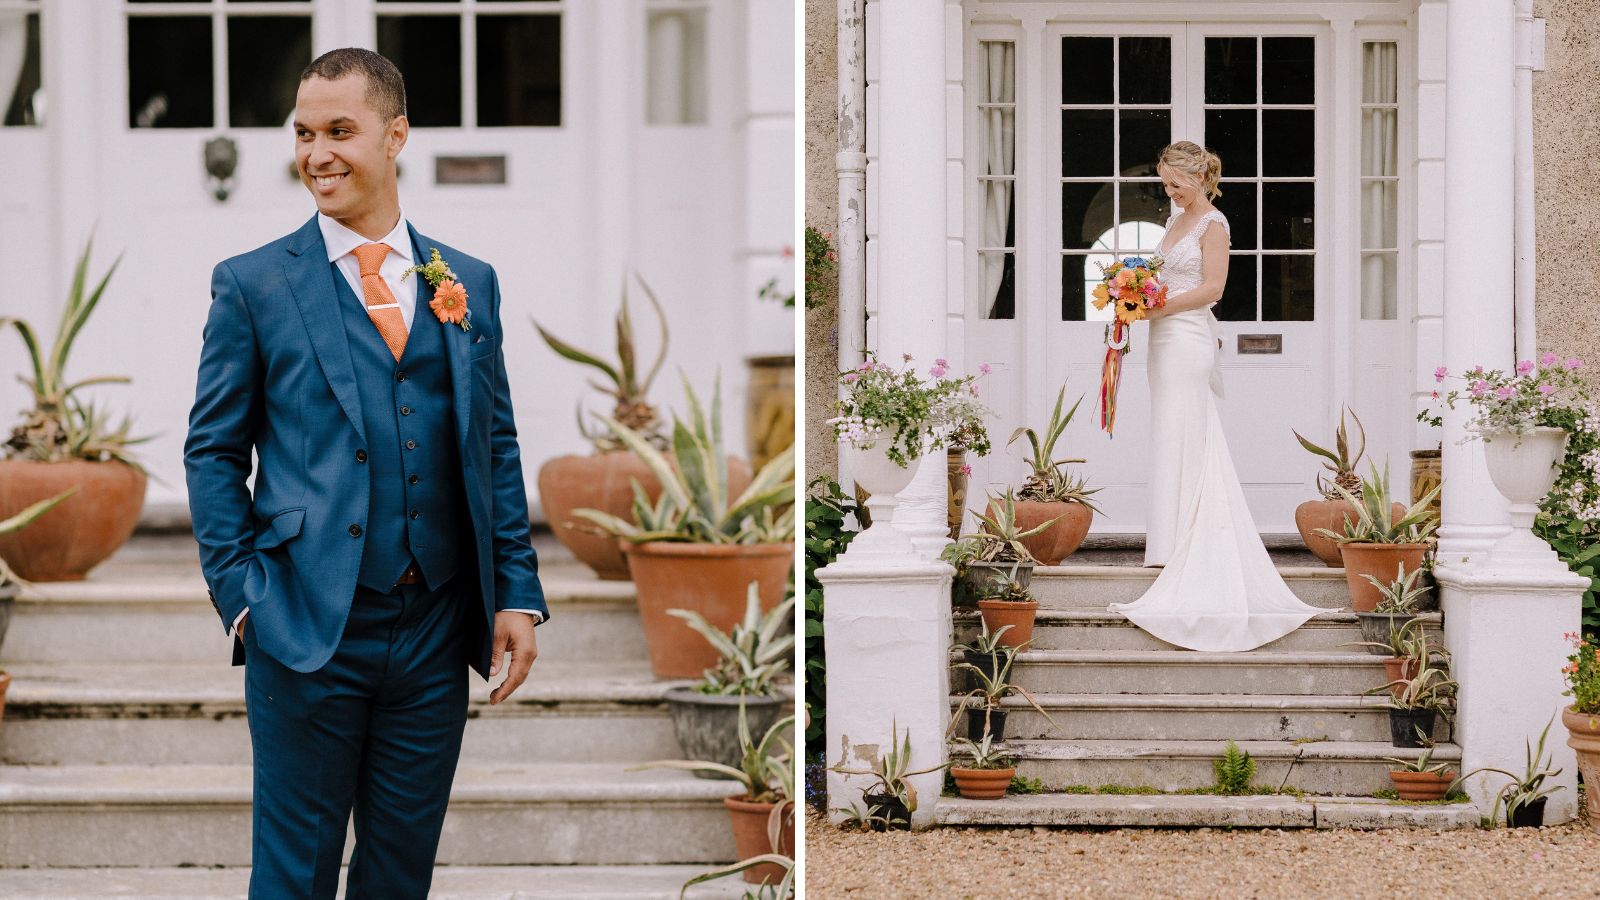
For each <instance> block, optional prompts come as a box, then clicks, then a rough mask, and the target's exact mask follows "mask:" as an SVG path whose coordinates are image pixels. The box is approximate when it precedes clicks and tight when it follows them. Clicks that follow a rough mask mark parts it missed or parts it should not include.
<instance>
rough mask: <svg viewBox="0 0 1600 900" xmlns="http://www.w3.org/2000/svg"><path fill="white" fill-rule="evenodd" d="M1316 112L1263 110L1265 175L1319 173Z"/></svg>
mask: <svg viewBox="0 0 1600 900" xmlns="http://www.w3.org/2000/svg"><path fill="white" fill-rule="evenodd" d="M1316 140H1317V119H1316V112H1315V111H1314V110H1309V109H1264V110H1262V111H1261V174H1262V175H1287V176H1309V175H1315V174H1317V172H1316V153H1317V150H1316Z"/></svg>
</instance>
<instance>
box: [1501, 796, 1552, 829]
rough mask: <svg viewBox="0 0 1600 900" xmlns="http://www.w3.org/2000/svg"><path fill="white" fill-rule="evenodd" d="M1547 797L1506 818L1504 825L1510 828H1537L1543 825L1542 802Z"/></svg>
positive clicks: (1546, 798)
mask: <svg viewBox="0 0 1600 900" xmlns="http://www.w3.org/2000/svg"><path fill="white" fill-rule="evenodd" d="M1548 799H1550V798H1549V797H1540V798H1539V799H1537V800H1535V801H1533V802H1532V803H1529V804H1528V805H1527V806H1524V807H1522V808H1521V809H1519V810H1517V812H1516V814H1515V815H1512V816H1508V817H1507V818H1506V825H1508V826H1510V827H1512V828H1538V827H1539V826H1540V825H1543V824H1544V802H1545V801H1546V800H1548Z"/></svg>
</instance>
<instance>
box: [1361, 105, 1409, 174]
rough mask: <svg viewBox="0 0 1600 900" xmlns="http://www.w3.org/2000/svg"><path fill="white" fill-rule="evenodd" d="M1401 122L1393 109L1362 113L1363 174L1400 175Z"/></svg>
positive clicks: (1371, 110)
mask: <svg viewBox="0 0 1600 900" xmlns="http://www.w3.org/2000/svg"><path fill="white" fill-rule="evenodd" d="M1399 137H1400V132H1399V121H1398V113H1397V112H1396V111H1395V110H1392V109H1369V110H1365V111H1363V112H1362V113H1361V174H1363V175H1397V174H1399V160H1398V159H1396V157H1397V156H1398V155H1399V149H1398V144H1399Z"/></svg>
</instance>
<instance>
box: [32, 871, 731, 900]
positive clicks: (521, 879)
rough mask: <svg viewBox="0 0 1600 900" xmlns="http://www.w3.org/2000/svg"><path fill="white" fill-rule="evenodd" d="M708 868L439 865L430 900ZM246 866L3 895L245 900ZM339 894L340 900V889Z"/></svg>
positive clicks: (677, 876)
mask: <svg viewBox="0 0 1600 900" xmlns="http://www.w3.org/2000/svg"><path fill="white" fill-rule="evenodd" d="M708 868H709V867H708V866H703V865H695V866H440V867H438V868H437V869H436V870H435V871H434V875H433V887H432V890H431V891H430V892H429V896H430V897H432V898H433V900H676V898H677V897H678V891H679V888H680V887H681V886H682V885H683V883H684V882H686V881H688V880H689V879H691V878H693V877H694V876H696V875H699V874H700V873H702V872H705V871H707V870H708ZM249 882H250V870H249V869H248V868H228V869H176V868H158V869H126V868H118V869H107V868H95V869H12V870H0V897H9V898H12V900H68V898H81V897H120V898H124V900H128V898H139V900H158V898H159V900H178V898H209V900H244V898H245V891H246V888H247V887H248V885H249ZM743 894H744V890H743V887H741V886H740V882H739V881H738V876H731V877H729V878H724V879H720V880H718V881H712V882H707V883H705V884H700V885H695V886H694V887H692V888H690V889H689V893H688V896H690V897H694V898H696V900H712V898H734V897H741V896H743ZM339 896H341V897H343V896H344V891H343V889H342V887H341V890H340V892H339Z"/></svg>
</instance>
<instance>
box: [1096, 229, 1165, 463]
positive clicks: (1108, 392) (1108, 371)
mask: <svg viewBox="0 0 1600 900" xmlns="http://www.w3.org/2000/svg"><path fill="white" fill-rule="evenodd" d="M1161 262H1162V261H1161V257H1159V256H1157V257H1152V258H1150V259H1145V258H1144V257H1142V256H1130V257H1128V258H1126V259H1123V260H1121V261H1120V262H1113V263H1112V264H1111V265H1109V266H1101V267H1100V272H1101V278H1100V283H1099V284H1097V285H1095V287H1094V308H1095V309H1105V308H1106V304H1108V303H1114V304H1115V306H1114V311H1115V313H1116V317H1115V318H1114V319H1113V320H1112V321H1111V323H1110V324H1108V325H1106V361H1105V365H1104V366H1102V367H1101V370H1100V427H1101V428H1102V429H1104V430H1105V432H1106V434H1111V433H1112V428H1113V427H1114V426H1115V425H1116V422H1117V387H1118V385H1120V384H1121V383H1122V357H1123V355H1124V354H1126V353H1127V352H1128V350H1129V349H1131V347H1130V345H1129V340H1128V339H1129V336H1130V330H1131V329H1132V327H1133V323H1135V322H1138V321H1140V320H1141V319H1143V318H1145V311H1146V310H1150V309H1158V308H1160V307H1163V306H1166V305H1167V286H1166V285H1165V284H1162V283H1161V278H1160V272H1161Z"/></svg>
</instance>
